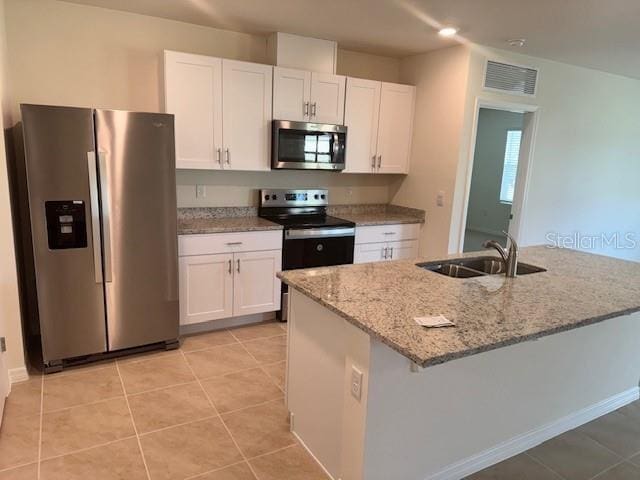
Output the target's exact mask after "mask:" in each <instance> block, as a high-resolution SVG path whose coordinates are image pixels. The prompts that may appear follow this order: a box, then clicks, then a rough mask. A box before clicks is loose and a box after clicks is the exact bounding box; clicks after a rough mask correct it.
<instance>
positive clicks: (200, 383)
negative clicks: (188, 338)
mask: <svg viewBox="0 0 640 480" xmlns="http://www.w3.org/2000/svg"><path fill="white" fill-rule="evenodd" d="M231 335H233V334H231ZM234 338H235V335H234ZM180 353H182V358H183V359H184V361H185V363H186V364H187V366H188V367H189V370H191V374H192V375H193V376H194V377H196V381H197V382H198V385H200V389H201V390H202V392H203V393H204V395H205V397H207V400H208V401H209V404H210V405H211V408H213V410H214V411H215V412H216V413H217V414H218V418H219V419H220V423H221V424H222V426H223V427H224V429H225V430H226V432H227V435H229V438H230V439H231V441H232V442H233V444H234V445H235V447H236V449H237V450H238V453H240V456H241V457H242V458H243V460H244V461H245V462H246V464H247V466H248V467H249V470H251V473H252V474H253V476H254V477H255V478H256V479H258V480H259V478H258V474H257V473H256V472H255V471H254V470H253V467H252V466H251V464H250V463H249V461H248V460H247V456H246V455H245V454H244V452H243V451H242V450H241V449H240V445H238V442H236V439H235V438H234V437H233V435H232V434H231V430H229V427H227V424H226V423H224V420H223V419H222V416H221V415H220V412H218V409H217V408H216V406H215V404H214V403H213V400H211V397H209V394H208V393H207V391H206V390H205V388H204V387H203V386H202V382H201V381H200V379H199V378H198V376H197V375H196V373H195V372H194V371H193V368H191V364H190V363H189V362H188V361H187V357H186V355H185V354H184V352H183V351H182V350H180Z"/></svg>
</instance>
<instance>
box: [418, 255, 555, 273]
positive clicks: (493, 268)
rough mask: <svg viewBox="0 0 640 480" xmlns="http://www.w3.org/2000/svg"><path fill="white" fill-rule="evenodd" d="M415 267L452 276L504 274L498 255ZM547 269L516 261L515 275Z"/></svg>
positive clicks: (503, 267) (436, 262) (422, 264)
mask: <svg viewBox="0 0 640 480" xmlns="http://www.w3.org/2000/svg"><path fill="white" fill-rule="evenodd" d="M416 266H417V267H420V268H424V269H425V270H430V271H432V272H435V273H439V274H441V275H446V276H447V277H453V278H473V277H482V276H484V275H497V274H501V273H502V274H504V272H505V265H504V262H503V261H502V259H501V258H499V257H490V256H486V257H469V258H453V259H450V260H438V261H435V262H426V263H418V264H416ZM546 271H547V270H546V269H544V268H541V267H536V266H534V265H529V264H527V263H518V269H517V270H516V275H529V274H530V273H538V272H546Z"/></svg>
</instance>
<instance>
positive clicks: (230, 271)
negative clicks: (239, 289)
mask: <svg viewBox="0 0 640 480" xmlns="http://www.w3.org/2000/svg"><path fill="white" fill-rule="evenodd" d="M231 273H232V270H231V260H229V275H231Z"/></svg>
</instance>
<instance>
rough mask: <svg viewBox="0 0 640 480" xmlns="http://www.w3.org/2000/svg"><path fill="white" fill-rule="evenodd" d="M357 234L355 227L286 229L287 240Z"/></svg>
mask: <svg viewBox="0 0 640 480" xmlns="http://www.w3.org/2000/svg"><path fill="white" fill-rule="evenodd" d="M355 234H356V229H355V228H354V227H340V228H297V229H289V230H285V232H284V237H285V240H299V239H305V238H331V237H353V236H355Z"/></svg>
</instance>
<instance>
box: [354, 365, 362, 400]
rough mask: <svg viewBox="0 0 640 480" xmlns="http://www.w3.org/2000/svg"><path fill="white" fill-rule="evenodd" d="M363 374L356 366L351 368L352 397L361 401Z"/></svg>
mask: <svg viewBox="0 0 640 480" xmlns="http://www.w3.org/2000/svg"><path fill="white" fill-rule="evenodd" d="M363 376H364V375H363V373H362V372H361V371H360V370H358V369H357V368H356V367H355V366H353V365H352V366H351V396H352V397H353V398H355V399H356V400H358V401H360V399H361V398H362V378H363Z"/></svg>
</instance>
